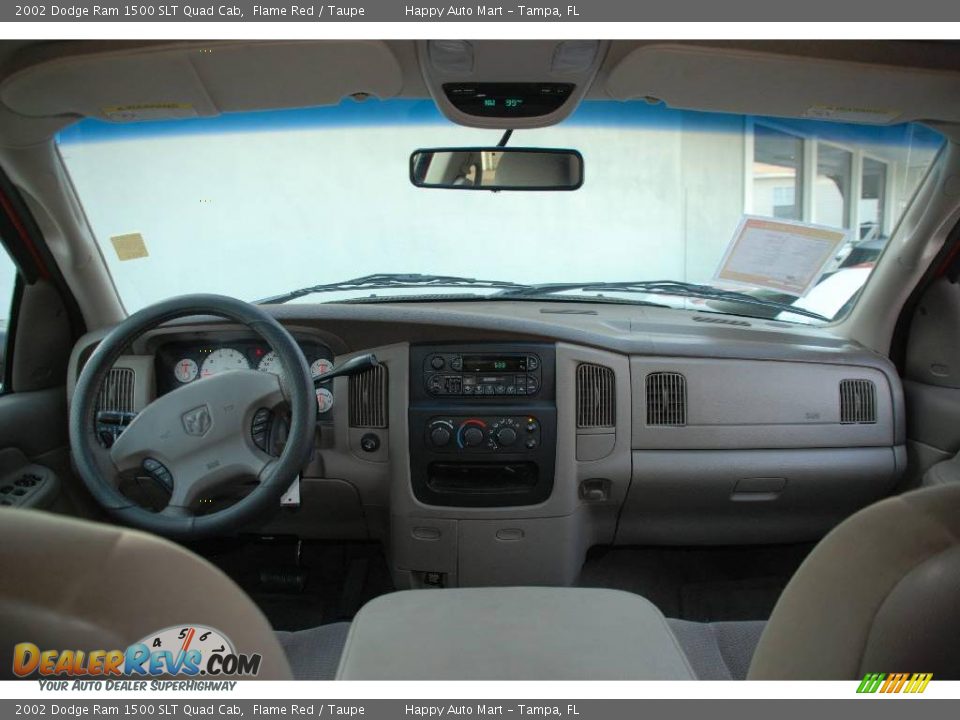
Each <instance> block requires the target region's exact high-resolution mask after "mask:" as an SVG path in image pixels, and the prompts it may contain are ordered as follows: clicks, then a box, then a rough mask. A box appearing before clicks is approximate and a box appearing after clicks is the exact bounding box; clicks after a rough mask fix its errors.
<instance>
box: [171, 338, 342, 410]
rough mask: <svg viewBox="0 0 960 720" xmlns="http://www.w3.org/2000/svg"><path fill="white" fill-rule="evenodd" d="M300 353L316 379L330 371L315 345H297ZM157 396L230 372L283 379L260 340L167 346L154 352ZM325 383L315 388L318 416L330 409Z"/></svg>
mask: <svg viewBox="0 0 960 720" xmlns="http://www.w3.org/2000/svg"><path fill="white" fill-rule="evenodd" d="M299 345H300V349H301V350H303V354H304V355H305V356H306V358H307V362H308V363H309V365H310V373H311V374H312V375H313V376H314V377H317V376H318V375H322V374H323V373H326V372H329V371H330V370H332V369H333V353H332V352H330V349H329V348H328V347H326V346H325V345H322V344H320V343H317V342H309V341H301V342H299ZM156 357H157V393H158V395H164V394H166V393H168V392H171V391H173V390H176V389H177V388H178V387H183V386H184V385H188V384H190V383H193V382H197V381H200V380H203V379H204V378H207V377H212V376H213V375H219V374H220V373H224V372H230V371H232V370H259V371H260V372H270V373H274V374H275V375H281V376H282V375H283V368H282V367H281V365H280V358H279V357H278V356H277V354H276V353H275V352H274V351H273V350H271V349H270V346H269V345H267V344H266V343H265V342H263V341H262V340H235V341H226V342H223V343H218V342H213V343H210V342H207V343H203V342H194V341H183V342H171V343H166V344H164V345H162V346H161V347H160V348H158V349H157V355H156ZM327 385H330V384H329V383H324V385H322V386H320V387H319V388H317V405H318V410H319V412H320V413H321V414H322V413H326V412H329V411H330V410H331V408H333V402H334V398H333V392H332V388H331V387H328V386H327Z"/></svg>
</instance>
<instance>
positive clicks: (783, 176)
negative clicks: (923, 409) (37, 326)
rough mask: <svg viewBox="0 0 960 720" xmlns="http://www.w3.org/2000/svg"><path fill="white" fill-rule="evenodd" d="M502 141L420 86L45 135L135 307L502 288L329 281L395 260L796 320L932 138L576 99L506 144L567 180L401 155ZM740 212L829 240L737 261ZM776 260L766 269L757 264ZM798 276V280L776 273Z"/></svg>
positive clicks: (914, 128)
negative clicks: (428, 173)
mask: <svg viewBox="0 0 960 720" xmlns="http://www.w3.org/2000/svg"><path fill="white" fill-rule="evenodd" d="M500 136H501V133H500V132H498V131H492V130H478V129H471V128H465V127H461V126H459V125H455V124H453V123H451V122H449V121H447V120H446V119H444V118H443V117H442V116H441V115H440V113H439V111H438V110H437V109H436V107H435V106H434V104H433V103H432V102H430V101H426V100H388V101H376V100H367V101H365V102H356V101H353V100H346V101H344V102H343V103H341V104H340V105H338V106H335V107H324V108H314V109H308V110H294V111H271V112H257V113H242V114H228V115H223V116H220V117H216V118H196V119H185V120H175V121H163V122H140V123H129V124H119V123H117V124H115V123H107V122H102V121H97V120H89V119H88V120H83V121H82V122H79V123H77V124H75V125H73V126H71V127H70V128H68V129H67V130H65V131H63V132H62V133H61V134H60V135H59V137H58V146H59V150H60V153H61V155H62V157H63V160H64V163H65V165H66V167H67V169H68V171H69V174H70V177H71V179H72V182H73V184H74V186H75V188H76V191H77V193H78V195H79V197H80V199H81V202H82V204H83V208H84V210H85V213H86V216H87V218H88V221H89V223H90V226H91V228H92V230H93V232H94V235H95V236H96V239H97V242H98V243H99V245H100V249H101V251H102V253H103V256H104V258H105V259H106V263H107V266H108V267H109V269H110V272H111V273H112V275H113V279H114V282H115V284H116V287H117V290H118V292H119V294H120V297H121V299H122V301H123V303H124V305H125V307H126V309H127V310H128V311H129V312H133V311H135V310H137V309H139V308H141V307H143V306H145V305H147V304H150V303H153V302H155V301H158V300H161V299H163V298H167V297H171V296H174V295H179V294H183V293H192V292H215V293H223V294H227V295H232V296H235V297H239V298H242V299H244V300H258V299H262V298H269V297H272V296H282V295H284V294H285V293H288V292H289V291H291V290H296V289H298V288H303V287H307V286H315V285H327V286H328V287H326V288H324V290H323V292H312V293H305V294H302V295H298V296H296V297H290V298H288V299H289V300H290V301H293V302H330V301H342V300H345V299H351V298H358V297H369V296H371V295H373V296H376V297H377V298H395V297H409V296H411V295H420V296H425V295H429V296H430V297H431V298H433V299H436V298H442V297H444V296H447V295H449V297H451V298H453V297H456V298H464V297H470V296H474V297H483V296H489V295H491V294H493V293H497V292H500V293H503V290H502V289H498V288H497V287H496V284H495V283H493V284H491V285H492V286H491V287H472V286H470V285H464V284H462V283H458V284H452V285H451V286H450V287H444V286H442V285H440V284H437V283H436V282H433V283H431V284H430V285H429V286H428V287H424V288H422V289H420V288H418V287H417V283H416V282H413V283H385V284H384V285H385V286H384V287H380V286H376V287H370V286H369V284H368V286H361V287H353V286H351V288H349V289H338V288H337V287H329V285H330V284H336V283H340V282H342V281H346V280H350V279H355V278H359V277H363V276H368V275H371V274H385V273H391V274H392V273H404V274H407V275H413V274H419V275H442V276H455V277H460V278H482V279H484V280H490V281H500V282H506V283H511V284H516V285H521V286H527V285H540V284H544V283H570V284H577V283H590V284H594V285H595V284H597V283H604V282H606V283H613V282H616V283H632V284H633V285H632V286H631V288H632V289H630V290H623V291H619V290H617V289H616V288H613V289H603V288H596V287H593V288H591V289H577V288H567V289H564V290H563V291H562V292H560V293H558V294H553V295H551V296H550V297H551V298H553V299H574V298H582V297H583V296H585V295H587V296H591V297H595V296H598V295H600V296H602V298H605V299H608V300H610V301H613V300H615V299H617V300H620V301H642V300H655V301H656V302H657V303H659V304H663V303H666V304H669V305H671V306H678V307H680V306H686V307H700V308H702V309H709V310H713V311H720V312H735V313H738V314H744V315H758V316H766V317H779V318H781V319H788V320H794V321H802V322H818V320H815V319H812V318H816V317H818V316H823V317H824V318H827V319H829V318H834V317H836V316H837V315H838V314H839V313H840V312H842V311H843V310H844V309H845V308H848V307H849V306H850V302H851V301H852V299H854V298H855V296H856V293H857V291H858V289H859V288H860V287H862V285H863V284H864V282H866V280H867V278H868V277H869V274H870V269H871V268H872V267H873V266H874V264H875V263H876V262H877V259H878V257H879V256H880V253H881V251H882V250H883V247H884V245H885V244H886V242H887V239H888V238H889V237H890V233H891V232H892V230H893V228H894V226H895V225H896V223H897V221H898V219H899V217H900V215H901V214H902V213H903V211H904V209H905V207H906V205H907V203H908V202H909V200H910V198H911V195H912V193H913V192H914V190H915V188H916V187H917V185H918V183H919V181H920V180H921V178H922V177H923V175H924V173H925V172H926V170H927V169H928V167H929V166H930V164H931V163H932V162H933V160H934V157H935V155H936V153H937V151H938V149H939V147H940V145H941V143H942V139H941V137H940V136H939V135H937V134H936V133H934V132H933V131H931V130H930V129H928V128H926V127H923V126H920V125H915V124H910V125H898V126H889V127H878V126H868V125H846V124H839V123H828V122H820V121H811V120H784V119H767V118H759V117H746V116H739V115H721V114H709V113H696V112H689V111H678V110H670V109H668V108H665V107H664V106H662V105H651V104H648V103H647V102H644V101H634V102H627V103H621V102H608V101H586V102H583V103H582V104H581V106H580V107H579V108H578V109H577V111H576V112H575V113H574V114H573V115H572V116H571V117H570V118H569V119H568V120H566V121H565V122H563V123H561V124H559V125H557V126H553V127H549V128H543V129H536V130H518V131H516V132H514V133H513V136H512V138H511V139H510V145H511V146H517V147H524V146H529V147H559V148H573V149H576V150H578V151H579V152H580V153H582V155H583V163H584V183H583V186H582V187H581V188H580V189H578V190H576V191H571V192H497V193H492V192H461V191H458V190H450V189H444V190H438V189H421V188H416V187H414V186H413V185H412V184H411V183H410V180H409V177H408V172H409V165H408V160H409V157H410V154H411V152H412V151H413V150H415V149H417V148H421V147H426V146H430V147H452V146H484V145H487V146H489V145H496V144H497V142H498V141H499V140H500ZM751 217H753V218H757V217H759V218H770V219H776V221H778V222H782V223H786V225H783V226H780V225H778V226H777V227H778V228H780V230H782V229H783V228H784V227H786V228H787V231H786V232H787V235H786V236H784V237H787V240H789V239H790V238H791V237H794V239H796V238H799V240H797V242H801V241H803V240H804V238H805V237H807V238H809V237H810V236H811V233H813V234H816V233H818V232H822V231H823V228H828V229H830V228H832V229H834V230H839V231H841V232H833V233H832V234H831V233H830V232H827V233H826V235H824V236H823V237H827V236H829V237H830V241H829V243H828V244H826V245H824V244H821V245H820V246H818V247H820V248H821V250H822V249H823V248H827V251H826V254H822V255H819V254H817V253H818V252H821V250H818V251H817V252H813V253H812V254H811V253H807V255H806V256H804V252H806V250H804V249H803V248H805V247H807V246H801V245H797V246H793V245H789V246H788V245H784V244H783V242H786V241H784V240H783V237H780V236H777V237H779V239H776V238H774V240H775V241H776V243H781V244H779V245H776V247H778V248H781V249H780V250H778V251H777V252H773V251H772V250H771V248H772V247H774V245H771V244H770V243H772V242H774V240H771V238H772V237H773V236H772V235H769V234H768V236H764V237H765V239H763V242H764V243H766V245H762V246H756V247H755V246H751V247H749V248H748V247H746V245H743V246H742V247H741V248H740V249H741V250H742V251H743V252H740V254H739V255H738V254H737V253H736V252H732V251H731V248H733V246H734V244H735V240H736V239H738V238H739V239H740V240H743V239H744V236H743V231H744V227H747V226H748V225H749V222H750V218H751ZM744 223H747V224H748V225H745V224H744ZM791 228H795V231H794V230H792V229H791ZM754 229H756V228H754ZM761 229H762V228H761ZM767 229H769V227H768V228H767ZM780 230H778V232H780ZM758 232H759V231H758ZM776 243H774V244H776ZM808 245H809V244H808ZM798 248H800V249H799V250H798ZM801 250H803V252H801ZM771 252H773V254H771ZM811 258H813V259H811ZM804 262H805V263H806V264H807V265H806V266H805V269H804V270H803V272H801V271H800V270H799V269H797V270H796V272H794V269H795V268H794V264H795V265H796V267H797V268H799V267H800V265H802V264H803V263H804ZM744 263H746V264H744ZM810 263H813V264H812V265H811V264H810ZM748 266H749V267H748ZM774 266H776V268H777V272H779V273H780V274H781V275H782V276H783V277H781V278H780V281H779V282H780V284H779V285H778V284H777V283H776V282H773V283H772V284H771V283H770V282H769V281H770V278H769V277H767V275H766V274H765V273H766V272H767V271H766V270H765V268H766V267H774ZM805 273H806V274H805ZM793 274H796V275H798V276H802V277H801V278H800V279H797V278H793V280H792V281H791V282H786V280H784V278H789V277H790V276H791V275H793ZM807 275H809V277H807ZM644 281H680V282H686V283H697V284H702V285H712V286H715V287H723V288H726V289H735V290H737V291H738V292H746V293H748V294H750V295H752V296H754V297H755V298H759V299H766V300H770V301H774V302H779V303H782V304H783V305H785V306H795V307H798V308H805V309H807V310H808V311H812V312H810V313H808V316H804V317H801V316H799V315H792V314H790V313H787V312H784V311H783V308H777V307H773V308H772V309H771V308H767V307H765V306H763V305H761V304H749V305H739V304H737V303H736V302H728V301H727V300H723V301H718V300H713V299H709V298H705V297H703V296H702V295H703V294H702V293H701V296H700V297H685V296H684V295H683V293H682V292H680V290H676V292H677V293H678V294H677V295H676V296H675V297H674V296H673V295H672V293H673V292H674V290H670V292H669V297H667V296H664V295H657V296H656V297H655V298H645V297H644V295H643V292H644V287H643V286H642V285H637V283H642V282H644ZM397 285H402V286H399V287H398V286H397ZM658 287H663V286H662V285H660V286H658ZM669 287H670V288H673V287H675V286H669ZM503 294H504V295H505V296H506V297H510V298H511V299H514V300H516V299H518V297H517V294H514V295H510V293H503ZM519 297H520V298H522V299H530V298H536V297H537V294H536V293H533V294H520V295H519Z"/></svg>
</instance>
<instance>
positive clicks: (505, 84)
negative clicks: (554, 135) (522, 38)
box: [417, 40, 609, 130]
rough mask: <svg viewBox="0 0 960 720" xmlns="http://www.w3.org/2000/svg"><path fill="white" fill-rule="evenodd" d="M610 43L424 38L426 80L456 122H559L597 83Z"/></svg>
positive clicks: (421, 53)
mask: <svg viewBox="0 0 960 720" xmlns="http://www.w3.org/2000/svg"><path fill="white" fill-rule="evenodd" d="M608 47H609V43H607V42H604V41H598V40H564V41H560V42H557V41H555V40H531V41H527V42H524V43H522V44H520V43H516V42H511V41H508V40H484V41H482V42H479V41H478V42H471V41H468V40H423V41H420V42H418V43H417V55H418V57H419V60H420V69H421V72H422V73H423V80H424V83H425V84H426V86H427V89H428V90H429V91H430V95H431V96H432V97H433V99H434V102H436V103H437V107H438V108H439V109H440V111H441V112H442V113H443V114H444V115H446V117H447V118H448V119H449V120H451V121H452V122H455V123H459V124H460V125H467V126H469V127H479V128H494V129H500V130H502V129H506V128H511V129H520V128H538V127H546V126H548V125H555V124H556V123H558V122H560V121H561V120H563V119H564V118H566V117H567V116H568V115H570V113H572V112H573V111H574V109H575V108H576V107H577V105H578V104H579V102H580V101H581V100H582V99H583V97H584V96H585V95H586V93H587V90H588V89H589V88H590V86H591V85H592V84H593V81H594V78H595V77H596V75H597V72H598V71H599V69H600V66H601V65H602V64H603V60H604V58H605V57H606V55H607V49H608Z"/></svg>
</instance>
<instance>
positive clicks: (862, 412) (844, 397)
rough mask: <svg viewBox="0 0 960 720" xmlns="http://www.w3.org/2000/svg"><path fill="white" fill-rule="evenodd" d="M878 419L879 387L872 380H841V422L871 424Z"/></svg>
mask: <svg viewBox="0 0 960 720" xmlns="http://www.w3.org/2000/svg"><path fill="white" fill-rule="evenodd" d="M876 421H877V388H876V386H875V385H874V384H873V383H872V382H871V381H870V380H841V381H840V422H841V423H845V424H871V423H875V422H876Z"/></svg>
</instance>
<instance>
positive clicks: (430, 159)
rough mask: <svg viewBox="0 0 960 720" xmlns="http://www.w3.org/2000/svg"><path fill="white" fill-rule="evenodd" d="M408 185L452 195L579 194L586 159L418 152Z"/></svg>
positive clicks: (510, 152)
mask: <svg viewBox="0 0 960 720" xmlns="http://www.w3.org/2000/svg"><path fill="white" fill-rule="evenodd" d="M410 182H412V183H413V184H414V185H416V186H417V187H424V188H445V189H449V190H493V191H497V190H576V189H577V188H579V187H580V186H581V185H583V156H582V155H581V154H580V153H578V152H577V151H576V150H554V149H547V148H511V147H485V148H431V149H425V150H416V151H414V152H413V154H412V155H410Z"/></svg>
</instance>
